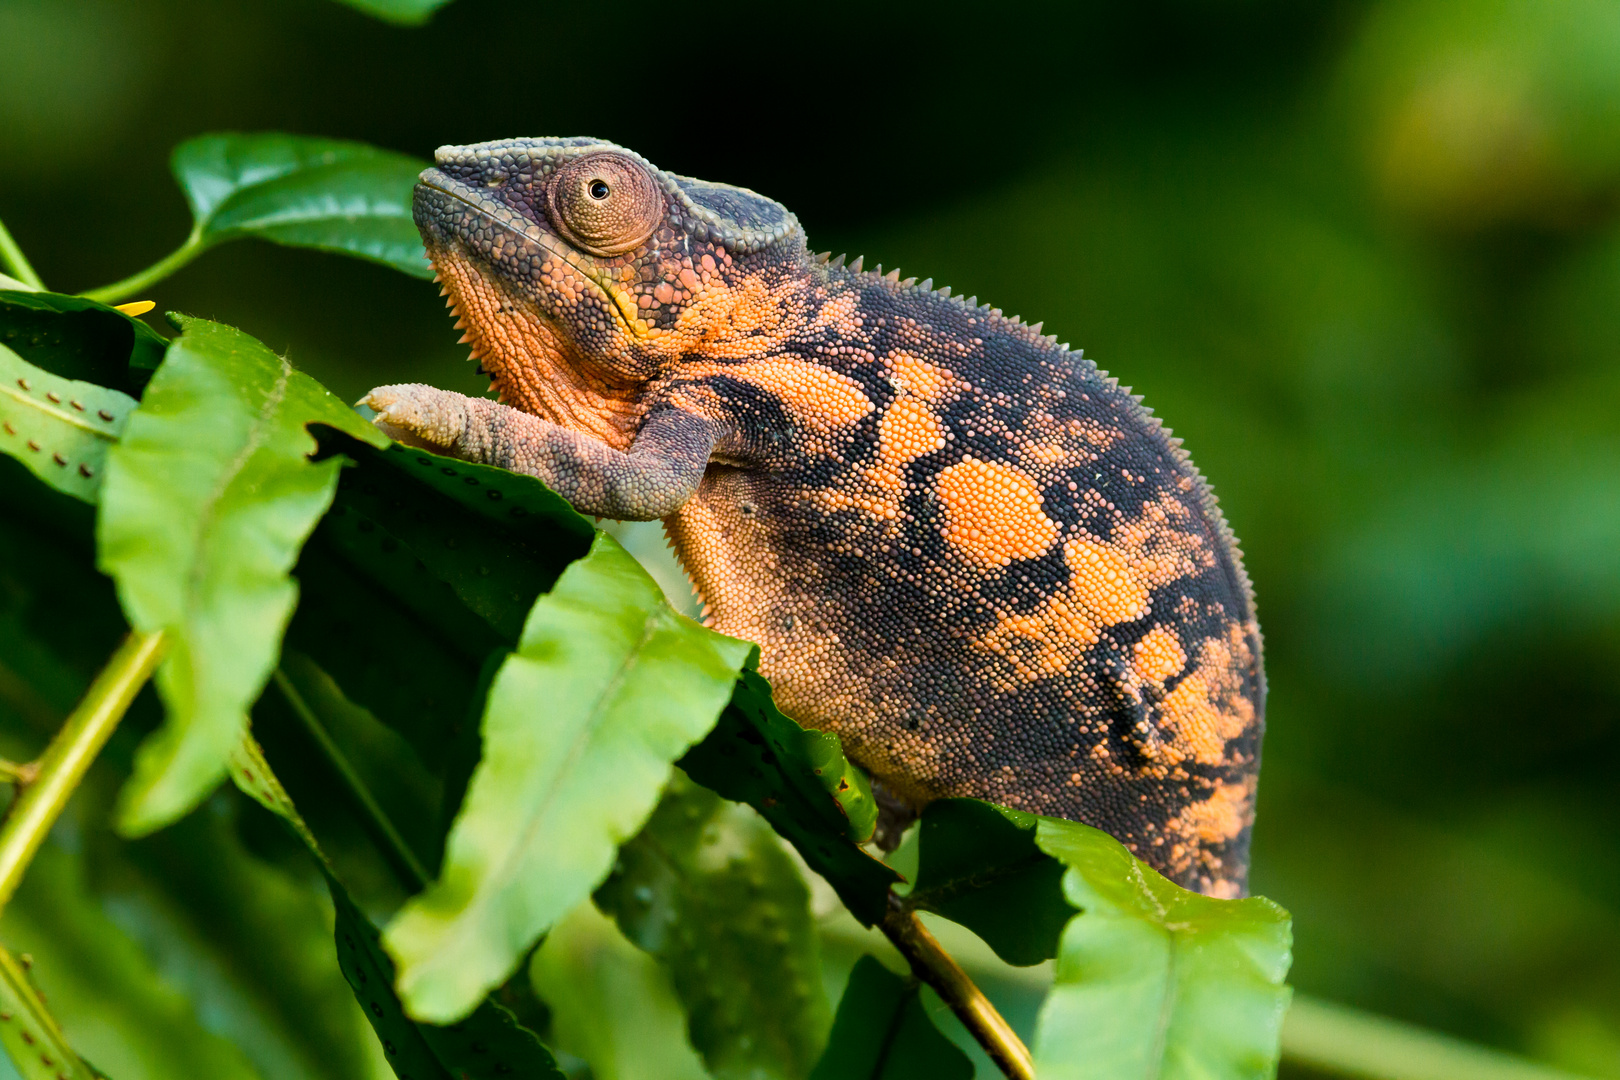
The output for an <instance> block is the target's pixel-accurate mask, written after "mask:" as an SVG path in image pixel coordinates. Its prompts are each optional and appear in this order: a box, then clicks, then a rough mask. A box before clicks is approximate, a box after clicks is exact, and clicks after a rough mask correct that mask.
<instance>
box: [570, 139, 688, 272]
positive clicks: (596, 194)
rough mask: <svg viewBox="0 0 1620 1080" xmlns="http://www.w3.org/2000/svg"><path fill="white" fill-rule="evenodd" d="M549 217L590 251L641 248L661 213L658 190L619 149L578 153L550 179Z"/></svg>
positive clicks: (600, 252) (644, 171)
mask: <svg viewBox="0 0 1620 1080" xmlns="http://www.w3.org/2000/svg"><path fill="white" fill-rule="evenodd" d="M548 194H549V199H548V202H549V209H550V216H551V222H552V224H554V225H555V226H556V227H557V231H558V232H560V233H561V234H562V235H563V236H565V237H567V238H568V239H569V240H570V241H572V242H573V243H574V244H575V245H576V246H578V247H580V248H581V249H583V250H585V251H588V252H590V253H592V254H593V255H619V254H623V253H624V252H626V251H629V250H631V249H632V248H636V247H640V246H641V245H642V244H643V243H645V242H646V240H647V238H648V237H649V236H651V235H652V232H653V230H654V229H656V228H657V227H658V224H659V222H660V221H661V220H663V217H664V198H663V193H662V192H661V191H660V190H659V189H658V185H657V184H656V183H654V182H653V179H652V177H651V176H650V175H648V172H647V169H646V168H645V167H644V166H643V165H642V164H641V163H640V162H637V161H632V160H630V159H629V158H626V157H623V156H622V155H618V154H592V155H591V156H589V157H584V158H577V159H575V160H574V161H570V162H569V163H568V164H567V165H565V166H563V167H562V168H561V169H559V170H558V171H557V173H556V175H555V176H554V177H553V178H552V181H551V185H550V190H549V192H548Z"/></svg>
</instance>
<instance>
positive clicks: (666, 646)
mask: <svg viewBox="0 0 1620 1080" xmlns="http://www.w3.org/2000/svg"><path fill="white" fill-rule="evenodd" d="M748 650H749V646H748V645H747V643H745V642H740V641H735V640H733V639H731V638H726V637H721V636H720V635H719V634H715V633H713V632H712V631H708V630H705V629H703V628H702V627H700V626H698V625H697V624H696V623H694V622H692V621H691V620H690V619H686V618H683V617H681V616H679V615H676V614H675V613H674V612H673V611H672V610H670V607H669V605H668V604H667V603H666V602H665V601H664V598H663V595H662V593H661V592H660V591H659V589H658V586H657V585H656V584H655V583H654V582H653V580H652V579H651V578H650V577H648V576H647V573H646V571H644V570H642V569H641V567H640V566H639V565H638V564H637V563H636V561H635V560H634V559H632V558H631V557H630V556H629V555H627V554H626V553H625V552H624V550H623V549H622V548H621V547H619V545H618V543H617V542H616V541H614V540H613V539H612V537H609V536H607V535H605V534H600V535H598V536H597V538H596V542H595V544H594V545H593V546H592V547H591V551H590V554H589V555H587V556H586V557H585V558H584V559H581V560H580V561H579V562H576V563H574V564H573V565H572V566H570V567H569V568H568V569H567V570H566V571H564V573H563V575H562V577H561V578H560V579H559V580H558V582H557V587H556V588H555V589H554V590H553V591H552V592H551V593H549V594H548V595H546V596H543V597H541V598H540V600H539V602H537V603H536V604H535V606H534V610H533V611H532V612H531V613H530V615H529V621H528V623H527V625H525V627H524V629H523V638H522V640H521V641H520V643H519V645H518V650H517V652H516V653H514V654H513V655H512V656H510V657H509V658H507V660H506V662H505V663H504V664H503V665H502V667H501V669H500V672H499V673H498V674H497V675H496V677H495V682H494V685H493V686H492V687H491V688H490V693H489V701H488V704H487V705H486V707H485V712H484V723H483V734H484V754H483V760H482V761H481V762H480V763H479V765H478V769H477V771H476V772H475V773H474V774H473V778H472V782H471V784H470V786H469V787H468V790H467V797H466V799H465V801H464V802H463V804H462V807H461V812H460V814H459V815H458V816H457V818H456V822H455V825H454V827H453V828H452V830H451V833H450V838H449V841H448V843H447V845H446V850H445V858H444V868H443V871H442V874H441V877H440V879H439V881H438V882H436V883H435V884H434V885H433V886H432V887H430V888H429V889H428V890H427V891H425V892H424V893H422V894H421V895H419V896H417V897H416V898H415V899H413V900H412V901H411V902H410V903H408V904H407V905H406V906H405V908H404V909H403V910H402V911H401V912H400V913H399V915H398V916H397V917H396V918H395V920H394V922H393V923H392V924H391V925H390V926H389V927H388V930H387V932H386V933H385V935H384V941H385V942H386V944H387V946H388V951H389V952H390V953H391V954H392V955H393V956H394V958H395V959H396V960H397V961H398V962H399V966H400V982H399V985H400V990H401V993H402V996H403V997H404V999H405V1002H406V1005H407V1008H408V1009H409V1011H410V1013H411V1015H413V1016H416V1017H419V1018H421V1019H426V1020H431V1021H438V1022H446V1021H452V1020H455V1019H457V1018H458V1017H460V1016H463V1015H465V1014H466V1013H467V1011H468V1010H469V1009H471V1008H472V1007H473V1005H474V1004H476V1003H477V1002H478V1000H479V999H480V998H482V997H483V996H484V994H485V993H487V992H488V991H489V990H490V989H491V988H492V987H494V986H496V985H498V984H499V983H501V982H502V981H503V980H504V979H505V978H506V976H507V975H508V974H509V973H510V972H511V971H512V970H513V969H514V967H515V966H516V965H517V963H518V961H519V959H521V957H522V956H523V955H524V953H525V952H526V951H527V950H528V949H529V947H530V946H531V945H533V944H534V942H535V941H536V940H537V939H538V938H539V937H540V935H541V934H543V933H545V931H546V929H547V928H548V927H549V926H550V925H551V924H552V923H553V922H554V921H555V920H557V919H558V918H560V917H561V916H562V915H563V914H564V913H566V912H567V911H569V910H570V909H571V908H573V907H574V906H576V905H577V904H578V903H579V902H580V901H581V900H583V899H584V898H585V897H587V896H589V895H590V892H591V890H592V889H594V888H595V887H596V885H597V884H599V883H600V882H601V881H602V879H603V878H605V877H606V876H607V874H608V871H609V869H610V868H611V866H612V863H613V853H614V851H615V850H616V849H617V848H618V846H619V845H620V844H621V843H623V842H624V841H625V840H627V839H629V838H630V837H631V836H632V835H634V833H635V832H636V830H637V829H639V828H640V827H641V825H642V824H643V823H644V822H645V821H646V819H647V816H648V814H650V813H651V812H652V809H653V805H654V803H656V802H657V799H658V793H659V791H660V790H662V788H663V787H664V784H665V783H666V782H667V781H668V779H669V776H670V765H671V762H672V761H674V759H675V758H677V757H679V756H680V755H681V753H682V752H684V751H685V750H686V749H687V748H688V747H689V746H691V745H692V743H693V742H695V741H696V740H698V739H700V738H702V736H703V735H704V734H705V733H706V732H707V731H708V730H709V728H710V727H711V726H713V724H714V722H715V716H716V715H717V714H718V713H719V711H720V710H721V708H722V707H723V706H724V704H725V702H726V699H727V698H728V697H729V695H730V693H731V688H732V685H733V683H734V682H735V680H736V674H737V669H738V668H739V667H740V666H741V665H742V663H743V661H744V659H746V657H747V655H748Z"/></svg>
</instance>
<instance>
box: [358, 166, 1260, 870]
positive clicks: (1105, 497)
mask: <svg viewBox="0 0 1620 1080" xmlns="http://www.w3.org/2000/svg"><path fill="white" fill-rule="evenodd" d="M416 220H417V224H418V226H419V227H420V229H421V231H422V237H423V241H424V243H425V244H426V246H427V251H428V255H429V257H430V258H431V259H432V260H433V263H434V266H435V267H436V269H437V270H438V272H439V274H440V277H441V280H442V283H443V285H444V288H445V291H446V294H447V296H448V298H449V301H450V304H451V306H452V307H453V308H454V310H455V313H456V315H457V317H458V319H459V320H460V325H461V327H462V328H463V329H465V331H466V335H467V336H466V338H465V340H466V341H467V343H468V344H469V345H470V346H471V349H472V353H473V355H474V356H475V357H476V358H477V359H478V360H479V362H480V363H481V364H482V365H483V367H484V368H485V370H487V371H489V372H490V374H491V376H492V377H493V378H494V381H495V382H494V385H495V387H496V388H497V389H498V390H499V391H500V394H501V400H500V402H499V403H497V402H492V401H489V400H487V399H483V398H466V397H463V396H461V395H459V394H451V393H447V392H445V391H442V390H436V389H434V388H432V387H428V386H420V385H410V386H392V387H381V388H379V389H377V390H374V391H372V393H371V394H370V395H369V396H368V398H367V401H368V403H369V404H370V405H371V406H372V407H373V408H375V409H376V410H377V412H378V422H379V423H380V424H381V425H383V426H384V427H385V428H387V429H390V430H392V431H396V432H399V433H401V434H408V435H410V436H412V437H414V438H417V439H421V440H424V441H426V442H427V443H429V444H431V445H435V446H438V447H440V448H442V449H443V450H444V451H445V452H448V453H452V454H457V455H460V456H462V457H465V458H468V459H472V460H478V461H483V462H488V463H491V464H495V465H500V466H503V467H506V468H510V469H514V470H518V471H522V472H527V473H531V474H533V475H535V476H538V477H540V478H541V479H542V480H544V481H545V482H546V483H547V484H549V485H551V486H552V487H553V488H554V489H556V490H557V491H558V492H559V493H560V494H561V495H562V496H563V497H564V498H566V499H568V500H569V501H570V502H571V503H572V504H573V505H574V506H575V507H576V508H578V509H579V510H580V511H582V512H584V513H587V514H594V515H598V516H602V517H610V518H619V519H637V520H650V519H653V518H662V519H663V520H664V524H665V529H666V531H667V533H668V535H669V537H670V540H671V542H672V544H673V545H674V548H675V552H676V554H677V555H678V556H679V558H680V559H681V561H682V563H683V564H684V566H685V567H686V570H687V572H688V573H689V575H690V576H691V578H692V581H693V585H694V588H695V589H696V590H697V592H698V594H699V595H700V597H701V599H702V601H703V604H704V607H705V613H706V618H707V620H708V622H709V624H710V625H712V626H714V627H715V628H716V629H718V630H720V631H722V632H724V633H727V634H731V635H734V636H736V637H741V638H746V639H748V640H751V641H755V642H758V643H759V645H760V648H761V671H762V673H763V674H765V675H766V676H767V677H768V678H769V679H770V680H771V683H772V685H773V687H774V689H775V693H776V697H777V701H778V702H779V703H780V704H781V706H782V708H783V709H784V711H786V712H787V713H789V714H790V715H792V716H793V717H794V718H796V719H797V720H799V721H800V722H801V723H804V724H806V725H809V726H813V727H819V728H825V729H828V730H831V731H833V732H836V733H837V734H838V735H839V737H840V738H841V739H842V740H843V742H844V745H845V747H846V749H847V750H848V752H849V753H850V755H851V756H852V757H853V758H854V759H855V760H856V761H858V762H860V763H861V764H862V765H864V766H865V767H866V768H867V769H869V770H870V771H871V772H872V774H873V776H874V777H875V778H876V779H877V780H878V781H879V782H880V783H881V784H882V786H883V788H884V789H885V791H886V792H887V793H888V794H889V795H890V796H892V797H893V799H892V801H893V803H895V804H898V805H900V806H901V807H902V808H904V807H911V808H915V807H919V806H921V805H923V804H925V803H927V802H928V801H930V800H932V799H937V798H941V797H945V796H973V797H977V798H983V799H988V800H990V801H992V802H997V803H1002V804H1005V805H1008V806H1012V807H1015V808H1018V809H1021V810H1028V811H1032V812H1036V813H1041V814H1049V815H1054V816H1059V817H1067V818H1074V819H1078V820H1081V821H1085V822H1088V823H1090V824H1092V825H1096V826H1098V827H1100V828H1103V829H1106V830H1108V831H1109V832H1111V833H1113V834H1114V835H1115V836H1117V837H1118V838H1119V839H1120V840H1121V841H1122V842H1124V843H1125V844H1126V845H1127V846H1128V847H1129V848H1130V849H1131V850H1132V851H1134V852H1135V853H1136V854H1137V855H1138V856H1140V857H1141V858H1143V859H1145V860H1146V861H1148V862H1149V863H1151V864H1152V865H1153V866H1155V867H1157V868H1158V869H1160V870H1161V871H1163V872H1164V873H1165V874H1166V875H1168V876H1169V877H1171V878H1172V879H1174V880H1176V881H1178V882H1180V883H1181V884H1183V885H1186V886H1187V887H1189V888H1194V889H1198V890H1200V891H1203V892H1207V893H1211V894H1214V895H1219V896H1233V895H1238V894H1240V893H1241V892H1242V891H1243V890H1244V888H1245V882H1246V877H1247V872H1248V855H1249V835H1250V827H1251V824H1252V820H1253V808H1254V795H1255V785H1256V779H1257V776H1258V773H1259V767H1260V739H1261V733H1262V729H1263V724H1264V710H1265V677H1264V673H1263V669H1262V663H1261V642H1260V627H1259V624H1258V623H1257V622H1256V620H1255V614H1254V600H1253V596H1252V594H1251V592H1250V588H1249V580H1248V577H1247V575H1246V574H1245V573H1244V570H1243V563H1242V559H1241V556H1240V555H1239V553H1238V549H1237V544H1236V542H1235V540H1234V539H1233V537H1232V534H1231V532H1230V530H1228V529H1227V527H1226V523H1225V521H1224V520H1223V518H1222V516H1221V512H1220V509H1219V508H1218V507H1217V506H1216V503H1215V499H1214V496H1213V495H1212V494H1211V492H1210V489H1209V487H1208V485H1207V484H1206V483H1205V482H1204V480H1203V478H1202V477H1201V476H1200V475H1199V473H1198V470H1197V469H1196V468H1194V467H1193V464H1192V462H1191V460H1190V459H1189V458H1188V456H1187V454H1186V452H1185V451H1184V450H1183V449H1182V447H1181V443H1180V440H1178V439H1174V438H1172V437H1171V435H1170V431H1169V429H1168V428H1166V427H1164V426H1163V425H1161V424H1160V422H1159V421H1158V420H1157V419H1156V418H1154V417H1153V416H1152V414H1151V413H1149V412H1148V410H1147V409H1145V408H1144V407H1143V406H1142V403H1141V400H1140V399H1139V398H1137V397H1135V396H1134V395H1132V394H1131V392H1130V391H1129V389H1127V388H1124V387H1121V386H1120V385H1119V383H1118V382H1117V381H1116V380H1115V379H1113V378H1110V377H1109V376H1108V375H1107V374H1106V373H1105V372H1103V371H1101V370H1099V369H1098V367H1097V365H1096V364H1095V363H1093V362H1092V361H1091V360H1089V359H1087V358H1085V357H1084V356H1083V355H1082V354H1081V353H1080V352H1079V351H1076V350H1071V349H1070V348H1069V347H1068V346H1067V345H1063V344H1060V343H1059V342H1058V341H1057V340H1056V339H1055V338H1051V337H1047V336H1044V335H1042V334H1041V332H1040V328H1039V326H1034V327H1031V326H1027V325H1025V324H1024V323H1022V322H1021V321H1020V320H1018V319H1013V318H1008V317H1006V316H1004V315H1003V314H1002V312H1001V311H999V310H997V309H995V308H992V307H989V306H988V305H977V303H976V302H964V301H963V300H961V299H960V298H957V297H954V296H952V295H951V294H950V290H949V289H939V290H935V289H934V288H933V287H932V283H931V282H924V283H922V284H920V285H919V284H917V283H916V282H915V279H906V280H904V281H902V280H900V275H899V273H898V272H890V273H888V274H882V273H880V272H871V271H863V270H862V269H861V265H862V264H861V261H860V260H858V259H857V260H856V261H855V262H854V263H852V264H849V265H845V262H844V259H843V258H842V256H840V257H839V258H837V259H828V258H826V257H825V256H821V257H817V256H813V255H811V254H810V253H809V250H808V249H807V248H806V246H805V238H804V233H803V230H802V229H801V227H800V225H799V222H798V219H797V218H795V217H794V216H793V215H792V214H791V213H790V212H789V211H788V210H787V209H786V208H785V207H783V206H782V205H781V204H779V203H776V202H774V201H772V200H770V199H768V198H766V197H764V196H762V195H759V194H757V193H755V192H752V191H748V190H746V189H743V188H737V187H731V186H728V185H725V184H715V183H708V182H706V181H701V180H694V179H692V178H690V177H684V176H676V175H674V174H671V173H666V172H663V171H662V170H659V169H657V168H655V167H654V166H653V165H651V164H650V163H648V162H647V161H645V160H644V159H643V158H641V157H640V156H638V155H636V154H635V153H633V152H632V151H629V150H625V149H623V148H621V147H617V146H614V145H612V144H611V143H605V142H601V141H598V140H592V139H513V140H506V141H502V142H497V143H482V144H478V145H475V146H464V147H444V148H441V149H440V151H439V153H438V154H437V155H436V167H435V168H433V169H430V170H428V171H427V172H425V173H424V174H423V176H422V182H421V184H420V185H419V186H418V188H417V196H416ZM1123 359H1125V360H1126V361H1127V362H1128V358H1123Z"/></svg>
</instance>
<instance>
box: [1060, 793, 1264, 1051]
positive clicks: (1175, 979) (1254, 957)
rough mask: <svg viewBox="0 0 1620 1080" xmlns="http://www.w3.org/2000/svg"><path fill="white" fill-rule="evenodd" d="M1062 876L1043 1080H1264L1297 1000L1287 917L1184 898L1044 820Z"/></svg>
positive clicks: (1126, 856)
mask: <svg viewBox="0 0 1620 1080" xmlns="http://www.w3.org/2000/svg"><path fill="white" fill-rule="evenodd" d="M1035 842H1036V843H1037V844H1038V845H1039V846H1040V848H1041V850H1042V851H1044V852H1046V853H1047V854H1048V855H1051V856H1052V857H1053V858H1055V859H1058V860H1060V861H1061V862H1062V863H1063V864H1064V865H1065V866H1067V867H1068V868H1069V869H1068V873H1067V874H1065V875H1064V878H1063V889H1064V892H1065V893H1066V894H1067V896H1068V898H1069V902H1070V903H1072V904H1073V905H1074V906H1075V907H1077V908H1080V909H1081V911H1082V914H1080V915H1076V916H1075V917H1074V918H1073V919H1071V920H1070V922H1069V925H1068V928H1067V929H1066V930H1064V932H1063V941H1062V946H1061V951H1060V952H1059V954H1058V964H1057V981H1056V984H1055V985H1054V986H1053V988H1052V992H1051V994H1050V995H1049V996H1048V998H1047V1000H1046V1004H1045V1005H1044V1006H1043V1007H1042V1009H1041V1015H1040V1021H1039V1023H1038V1025H1037V1030H1036V1038H1035V1048H1034V1049H1035V1066H1036V1071H1037V1073H1038V1074H1039V1075H1040V1076H1041V1078H1042V1080H1063V1078H1065V1077H1074V1078H1076V1080H1078V1078H1080V1077H1084V1078H1086V1080H1109V1078H1112V1077H1120V1078H1130V1080H1143V1078H1144V1077H1156V1078H1160V1080H1181V1078H1188V1080H1190V1078H1200V1080H1203V1078H1230V1080H1239V1078H1250V1077H1253V1078H1268V1077H1270V1076H1272V1075H1273V1074H1274V1073H1275V1072H1276V1068H1277V1046H1278V1039H1279V1037H1280V1032H1281V1029H1282V1020H1283V1014H1284V1013H1285V1012H1286V1011H1287V1008H1288V997H1289V990H1288V987H1287V986H1286V985H1285V984H1284V982H1283V979H1284V977H1285V976H1286V975H1287V973H1288V964H1289V958H1290V949H1291V947H1292V941H1293V938H1292V933H1291V929H1290V921H1289V917H1288V913H1287V912H1286V911H1284V910H1283V909H1282V908H1280V907H1278V906H1277V905H1276V904H1274V903H1272V902H1271V901H1270V900H1267V899H1265V898H1264V897H1251V898H1250V899H1247V900H1216V899H1214V898H1212V897H1208V896H1200V895H1199V894H1197V893H1193V892H1188V891H1187V890H1186V889H1183V888H1181V887H1180V886H1177V885H1175V884H1172V883H1171V882H1169V881H1167V880H1166V879H1165V878H1163V877H1161V876H1160V875H1159V874H1158V873H1156V872H1155V871H1154V870H1153V869H1152V868H1151V867H1149V866H1148V865H1147V864H1146V863H1144V862H1141V861H1140V860H1138V859H1136V858H1133V857H1132V855H1131V853H1130V852H1128V851H1126V850H1125V848H1124V846H1123V845H1121V844H1120V843H1119V842H1118V841H1116V840H1114V839H1113V838H1112V837H1110V836H1108V835H1107V834H1106V833H1102V832H1099V831H1097V830H1096V829H1093V828H1090V827H1088V826H1085V825H1081V824H1078V823H1077V822H1072V821H1059V820H1056V819H1054V818H1042V819H1041V820H1040V824H1039V825H1038V826H1037V827H1036V831H1035Z"/></svg>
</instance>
